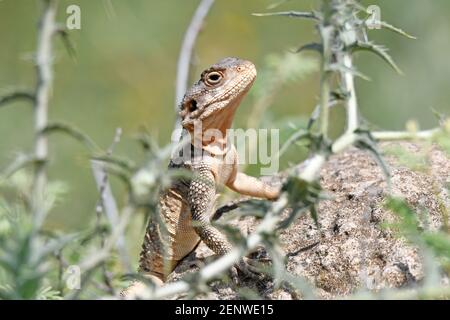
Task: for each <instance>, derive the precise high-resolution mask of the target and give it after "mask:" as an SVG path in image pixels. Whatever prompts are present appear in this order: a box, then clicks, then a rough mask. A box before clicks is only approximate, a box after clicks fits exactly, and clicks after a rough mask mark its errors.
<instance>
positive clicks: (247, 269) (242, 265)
mask: <svg viewBox="0 0 450 320" xmlns="http://www.w3.org/2000/svg"><path fill="white" fill-rule="evenodd" d="M270 262H271V259H270V257H268V256H267V254H266V253H265V252H264V254H261V250H258V251H257V252H254V253H251V254H250V255H249V256H247V257H243V258H241V260H240V261H239V262H238V263H236V264H235V265H234V266H233V267H232V268H231V279H232V280H233V282H234V283H235V284H236V285H238V284H239V283H240V280H239V272H238V271H240V273H242V274H243V275H244V276H245V277H246V278H250V279H252V280H256V281H261V280H263V279H264V278H265V276H266V275H267V273H266V272H264V269H265V268H267V267H268V265H270Z"/></svg>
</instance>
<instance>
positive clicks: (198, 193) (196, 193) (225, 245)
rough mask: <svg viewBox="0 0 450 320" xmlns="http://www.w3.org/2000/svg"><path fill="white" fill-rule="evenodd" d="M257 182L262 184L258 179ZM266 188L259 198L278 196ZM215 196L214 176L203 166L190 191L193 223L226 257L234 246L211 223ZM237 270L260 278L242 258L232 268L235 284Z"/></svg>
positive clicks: (214, 248)
mask: <svg viewBox="0 0 450 320" xmlns="http://www.w3.org/2000/svg"><path fill="white" fill-rule="evenodd" d="M248 178H250V177H248ZM254 179H255V178H254ZM255 180H256V181H258V182H259V183H262V182H261V181H259V180H257V179H255ZM246 181H248V180H246ZM261 187H263V185H261ZM264 188H265V190H266V191H267V193H266V194H265V195H262V194H258V195H259V196H261V197H266V196H267V197H268V198H271V197H276V196H277V195H278V192H275V190H272V189H270V188H269V186H268V185H265V187H264ZM215 195H216V186H215V179H214V174H213V173H212V170H211V169H210V167H209V166H208V165H206V164H202V165H200V167H199V168H198V169H197V170H195V175H194V178H193V180H192V181H191V185H190V189H189V196H188V200H189V205H190V209H191V215H192V223H193V227H194V229H195V231H196V232H197V234H198V235H199V237H200V238H201V239H202V241H203V242H205V244H206V245H207V246H208V247H209V248H210V249H211V250H213V251H214V252H215V253H216V254H218V255H224V254H226V253H228V252H229V251H230V250H231V248H232V246H231V244H230V243H229V241H228V240H227V238H226V236H225V235H224V234H223V233H222V232H220V231H219V230H218V229H217V228H215V227H214V226H212V225H211V223H210V216H211V213H212V208H213V204H214V200H215ZM252 195H253V194H252ZM236 268H238V269H239V270H241V271H242V272H243V273H244V274H246V275H247V276H249V277H252V278H258V279H259V278H260V275H259V272H258V271H257V270H256V268H255V267H253V266H252V264H251V263H250V260H249V258H247V257H243V258H241V259H240V261H238V262H237V263H236V265H235V267H233V268H232V277H233V278H234V279H233V280H234V282H235V283H237V282H238V281H237V273H236Z"/></svg>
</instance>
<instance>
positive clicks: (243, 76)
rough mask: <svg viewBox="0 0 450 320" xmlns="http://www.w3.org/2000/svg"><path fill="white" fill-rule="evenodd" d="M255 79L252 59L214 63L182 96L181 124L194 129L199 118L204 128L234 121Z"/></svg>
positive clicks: (228, 59) (191, 129) (229, 59)
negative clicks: (237, 110) (238, 108)
mask: <svg viewBox="0 0 450 320" xmlns="http://www.w3.org/2000/svg"><path fill="white" fill-rule="evenodd" d="M255 78H256V68H255V66H254V64H253V63H251V62H250V61H246V60H241V59H238V58H225V59H223V60H221V61H219V62H218V63H216V64H214V65H212V66H211V67H210V68H208V69H206V70H205V71H203V72H202V74H201V76H200V80H199V81H198V82H197V83H195V84H194V85H193V86H192V87H191V88H190V89H189V90H188V91H187V92H186V95H185V96H184V98H183V101H182V103H181V111H180V116H181V120H182V122H181V124H182V126H183V127H184V128H185V129H187V130H188V131H193V130H194V125H195V123H196V122H198V121H201V122H202V126H203V127H204V128H205V129H208V127H216V128H217V127H220V126H223V125H224V124H225V126H226V125H228V124H231V122H232V120H233V117H234V112H235V111H236V108H237V107H238V106H239V103H240V101H241V100H242V98H243V97H244V96H245V94H246V93H247V91H248V90H249V89H250V87H251V86H252V84H253V82H254V81H255ZM217 129H218V128H217Z"/></svg>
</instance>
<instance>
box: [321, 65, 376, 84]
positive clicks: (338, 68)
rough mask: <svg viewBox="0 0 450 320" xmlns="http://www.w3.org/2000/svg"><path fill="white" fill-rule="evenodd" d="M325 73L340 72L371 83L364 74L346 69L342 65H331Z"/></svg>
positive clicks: (353, 69) (352, 69)
mask: <svg viewBox="0 0 450 320" xmlns="http://www.w3.org/2000/svg"><path fill="white" fill-rule="evenodd" d="M327 71H338V72H342V73H351V74H352V75H353V76H355V77H359V78H361V79H363V80H366V81H371V79H370V78H369V77H368V76H366V75H365V74H364V73H362V72H359V71H358V70H356V69H355V68H348V67H346V66H344V65H343V64H338V63H333V64H331V65H329V66H328V68H327Z"/></svg>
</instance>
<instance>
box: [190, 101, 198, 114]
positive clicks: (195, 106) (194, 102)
mask: <svg viewBox="0 0 450 320" xmlns="http://www.w3.org/2000/svg"><path fill="white" fill-rule="evenodd" d="M197 109H198V108H197V101H195V100H191V102H190V104H189V112H194V111H195V110H197Z"/></svg>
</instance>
